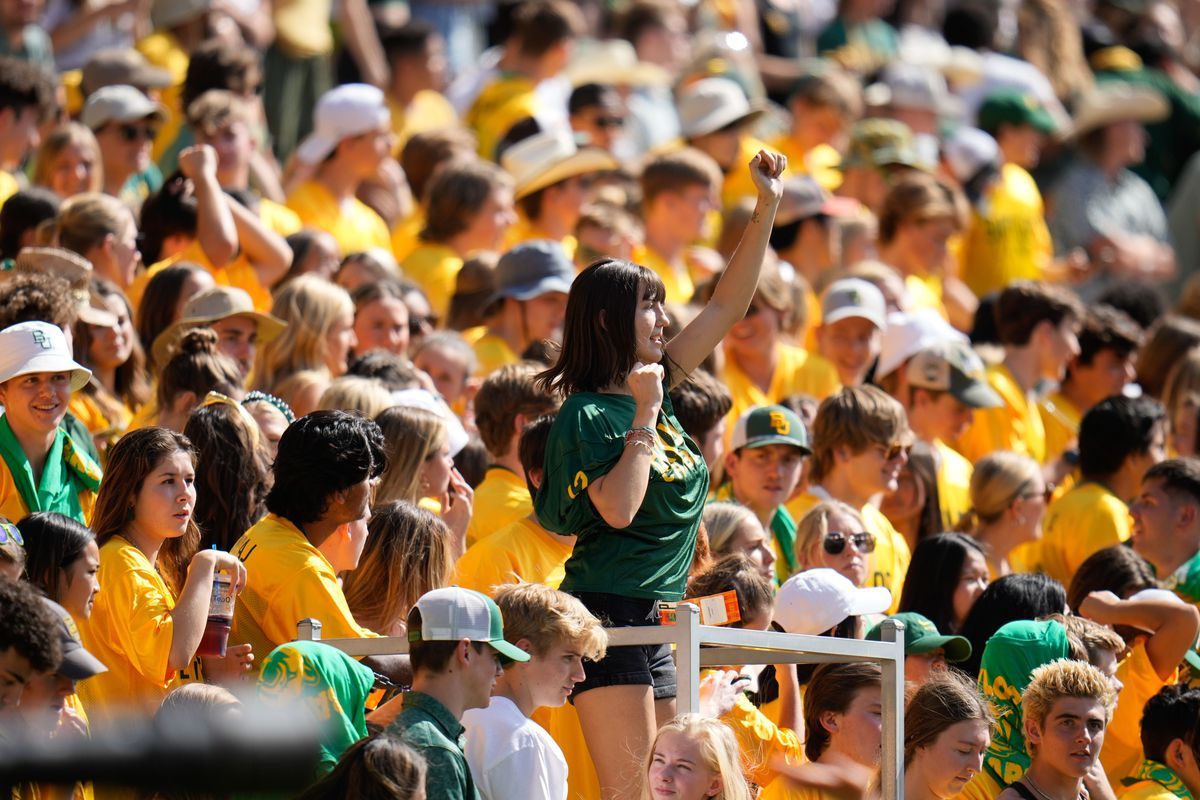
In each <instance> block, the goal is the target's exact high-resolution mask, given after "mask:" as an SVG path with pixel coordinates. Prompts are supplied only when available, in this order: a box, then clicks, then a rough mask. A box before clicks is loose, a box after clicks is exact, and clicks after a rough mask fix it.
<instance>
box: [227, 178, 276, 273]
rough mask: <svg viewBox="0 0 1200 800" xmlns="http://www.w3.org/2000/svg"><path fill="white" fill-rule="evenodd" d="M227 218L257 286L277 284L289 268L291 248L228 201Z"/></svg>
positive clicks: (237, 205) (250, 212)
mask: <svg viewBox="0 0 1200 800" xmlns="http://www.w3.org/2000/svg"><path fill="white" fill-rule="evenodd" d="M226 203H227V204H228V206H229V211H230V214H231V215H232V216H233V224H234V227H235V228H236V230H237V241H238V243H239V244H240V245H241V246H242V252H243V253H245V254H246V258H247V260H249V262H250V266H251V267H253V268H254V273H255V275H257V276H258V282H259V283H261V284H262V285H263V286H265V287H267V288H270V287H272V286H274V285H275V284H276V283H278V282H279V281H280V280H281V279H282V278H283V276H284V275H287V271H288V269H290V268H291V266H292V248H290V247H288V243H287V241H286V240H285V239H284V238H283V237H282V236H280V235H279V234H277V233H275V232H274V231H272V230H271V229H270V228H268V227H267V226H266V225H264V224H263V221H262V220H261V219H259V217H258V215H257V214H255V213H254V212H253V211H251V210H250V209H248V208H246V207H245V206H244V205H242V204H241V203H239V202H238V201H237V200H234V199H233V198H231V197H230V198H228V199H227V200H226Z"/></svg>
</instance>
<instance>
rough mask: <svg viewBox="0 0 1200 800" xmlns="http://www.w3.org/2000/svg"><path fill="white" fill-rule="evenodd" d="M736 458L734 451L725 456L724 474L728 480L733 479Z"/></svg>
mask: <svg viewBox="0 0 1200 800" xmlns="http://www.w3.org/2000/svg"><path fill="white" fill-rule="evenodd" d="M737 465H738V456H737V451H736V450H731V451H729V452H728V453H726V454H725V474H726V475H728V476H729V477H730V478H732V477H733V473H734V471H735V470H736V469H737Z"/></svg>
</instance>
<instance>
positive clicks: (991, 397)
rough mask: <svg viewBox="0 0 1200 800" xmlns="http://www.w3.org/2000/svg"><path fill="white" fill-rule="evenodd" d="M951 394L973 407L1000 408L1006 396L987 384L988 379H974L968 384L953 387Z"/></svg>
mask: <svg viewBox="0 0 1200 800" xmlns="http://www.w3.org/2000/svg"><path fill="white" fill-rule="evenodd" d="M950 394H952V395H954V397H955V398H956V399H957V400H958V401H959V402H961V403H964V404H965V405H968V406H970V407H971V408H999V407H1000V406H1002V405H1004V398H1002V397H1000V395H999V394H998V393H997V392H996V390H995V389H993V388H992V387H991V386H989V385H988V384H987V382H986V381H981V380H978V379H976V380H973V381H971V382H970V383H968V384H967V385H966V386H960V387H952V388H951V391H950Z"/></svg>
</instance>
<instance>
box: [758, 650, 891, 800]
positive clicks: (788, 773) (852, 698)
mask: <svg viewBox="0 0 1200 800" xmlns="http://www.w3.org/2000/svg"><path fill="white" fill-rule="evenodd" d="M882 714H883V673H882V672H881V670H880V667H879V665H878V664H874V663H870V662H865V661H855V662H850V663H847V664H822V665H821V666H820V667H818V668H817V671H816V672H814V673H813V677H812V680H811V681H810V682H809V684H808V689H807V690H806V691H805V692H804V730H805V732H806V734H807V739H806V740H805V742H804V754H805V755H806V756H807V757H808V760H809V763H805V764H800V765H799V766H796V767H786V768H785V769H784V770H783V772H782V774H781V775H780V776H779V777H778V778H776V779H775V780H773V781H772V782H771V783H770V784H769V785H768V786H767V788H766V789H765V790H764V791H763V793H762V795H760V800H824V798H834V797H845V796H847V792H846V790H848V789H849V790H852V791H857V792H858V793H859V794H858V795H857V796H862V795H863V793H865V792H866V790H867V788H868V787H869V786H870V785H871V784H873V783H875V782H876V780H877V778H878V775H879V760H880V753H881V751H882V747H883V718H882ZM839 789H840V790H841V791H840V792H839V791H837V790H839Z"/></svg>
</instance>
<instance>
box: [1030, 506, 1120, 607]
mask: <svg viewBox="0 0 1200 800" xmlns="http://www.w3.org/2000/svg"><path fill="white" fill-rule="evenodd" d="M1131 535H1133V520H1132V518H1131V517H1130V516H1129V506H1127V505H1125V502H1124V501H1123V500H1121V498H1119V497H1117V496H1116V495H1115V494H1113V493H1112V492H1110V491H1109V490H1108V489H1106V488H1104V487H1103V486H1101V485H1100V484H1098V483H1091V482H1086V483H1081V484H1079V485H1078V486H1076V487H1075V488H1074V489H1072V490H1071V491H1069V492H1067V493H1066V494H1065V495H1063V496H1062V497H1060V498H1059V499H1058V500H1055V501H1054V502H1052V503H1051V504H1050V507H1049V508H1048V509H1046V518H1045V521H1044V522H1043V523H1042V540H1041V543H1040V546H1039V554H1040V555H1039V559H1038V562H1039V564H1040V565H1041V568H1042V570H1043V571H1044V572H1045V573H1046V574H1047V575H1049V576H1050V577H1051V578H1054V579H1055V580H1056V581H1058V582H1060V583H1061V584H1062V585H1063V586H1068V585H1070V583H1071V576H1072V575H1074V574H1075V571H1076V570H1078V569H1079V565H1080V564H1082V563H1083V562H1084V561H1085V560H1086V559H1087V557H1088V556H1090V555H1092V554H1093V553H1095V552H1097V551H1099V550H1103V549H1104V548H1106V547H1112V546H1113V545H1118V544H1121V543H1123V542H1127V541H1129V537H1130V536H1131Z"/></svg>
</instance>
